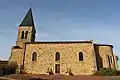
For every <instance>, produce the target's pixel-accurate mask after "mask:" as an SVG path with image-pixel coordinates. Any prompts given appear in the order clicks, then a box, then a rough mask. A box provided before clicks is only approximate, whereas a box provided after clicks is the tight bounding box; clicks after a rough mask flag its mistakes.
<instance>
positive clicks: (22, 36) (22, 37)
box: [21, 31, 24, 39]
mask: <svg viewBox="0 0 120 80" xmlns="http://www.w3.org/2000/svg"><path fill="white" fill-rule="evenodd" d="M21 39H24V31H22V35H21Z"/></svg>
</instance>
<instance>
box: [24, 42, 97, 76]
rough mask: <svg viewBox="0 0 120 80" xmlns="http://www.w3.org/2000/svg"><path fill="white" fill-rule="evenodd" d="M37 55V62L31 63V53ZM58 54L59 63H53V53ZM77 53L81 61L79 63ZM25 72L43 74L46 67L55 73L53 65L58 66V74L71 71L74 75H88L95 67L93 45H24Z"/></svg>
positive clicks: (90, 43)
mask: <svg viewBox="0 0 120 80" xmlns="http://www.w3.org/2000/svg"><path fill="white" fill-rule="evenodd" d="M33 52H36V53H37V61H32V53H33ZM56 52H59V53H60V61H55V53H56ZM79 52H82V53H83V57H84V58H83V61H79ZM25 53H26V54H25V61H24V62H25V65H24V68H25V71H26V72H27V73H33V74H45V73H46V71H47V69H48V67H49V68H51V69H52V70H53V73H55V64H60V74H64V75H65V74H66V72H67V69H71V71H72V73H73V74H74V75H90V74H92V73H93V71H94V70H97V67H96V57H95V52H94V45H93V43H92V42H89V43H74V42H72V43H67V42H66V43H42V42H41V43H40V42H39V43H37V42H35V43H30V44H26V51H25Z"/></svg>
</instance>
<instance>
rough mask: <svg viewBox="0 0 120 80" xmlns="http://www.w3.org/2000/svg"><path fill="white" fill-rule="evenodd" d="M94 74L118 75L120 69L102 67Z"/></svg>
mask: <svg viewBox="0 0 120 80" xmlns="http://www.w3.org/2000/svg"><path fill="white" fill-rule="evenodd" d="M94 75H97V76H118V75H120V71H118V70H116V69H111V68H100V70H99V71H97V72H95V73H94Z"/></svg>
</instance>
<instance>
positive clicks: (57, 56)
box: [55, 52, 60, 61]
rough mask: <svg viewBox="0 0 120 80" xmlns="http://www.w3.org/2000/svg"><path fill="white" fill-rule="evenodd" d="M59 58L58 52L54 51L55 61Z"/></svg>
mask: <svg viewBox="0 0 120 80" xmlns="http://www.w3.org/2000/svg"><path fill="white" fill-rule="evenodd" d="M59 60H60V53H59V52H56V54H55V61H59Z"/></svg>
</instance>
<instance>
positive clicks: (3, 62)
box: [0, 61, 8, 64]
mask: <svg viewBox="0 0 120 80" xmlns="http://www.w3.org/2000/svg"><path fill="white" fill-rule="evenodd" d="M0 64H8V61H0Z"/></svg>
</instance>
